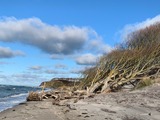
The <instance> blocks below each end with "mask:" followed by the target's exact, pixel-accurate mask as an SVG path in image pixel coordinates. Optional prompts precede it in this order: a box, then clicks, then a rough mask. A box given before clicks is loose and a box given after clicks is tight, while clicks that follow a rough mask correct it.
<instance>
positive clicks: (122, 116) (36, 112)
mask: <svg viewBox="0 0 160 120" xmlns="http://www.w3.org/2000/svg"><path fill="white" fill-rule="evenodd" d="M52 101H53V100H52V99H47V100H44V101H39V102H34V101H33V102H26V103H22V104H20V105H18V106H15V107H14V108H11V109H8V110H5V111H3V112H1V113H0V120H160V85H159V84H156V85H153V86H150V87H146V88H144V89H142V90H135V91H131V92H128V91H125V92H118V93H108V94H99V95H96V96H95V97H94V98H85V99H83V100H79V101H78V102H76V103H75V101H73V100H68V101H64V103H63V104H62V105H59V106H57V105H52Z"/></svg>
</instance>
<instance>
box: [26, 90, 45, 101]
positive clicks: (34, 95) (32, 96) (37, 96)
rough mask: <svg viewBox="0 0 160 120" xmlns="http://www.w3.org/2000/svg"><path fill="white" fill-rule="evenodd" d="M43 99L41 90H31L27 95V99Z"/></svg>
mask: <svg viewBox="0 0 160 120" xmlns="http://www.w3.org/2000/svg"><path fill="white" fill-rule="evenodd" d="M41 100H42V94H40V93H39V92H33V91H32V92H29V95H28V97H27V101H41Z"/></svg>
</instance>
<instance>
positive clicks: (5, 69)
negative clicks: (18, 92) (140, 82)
mask: <svg viewBox="0 0 160 120" xmlns="http://www.w3.org/2000/svg"><path fill="white" fill-rule="evenodd" d="M159 5H160V1H159V0H152V1H151V0H30V1H29V0H0V84H9V85H24V86H38V85H39V84H40V83H41V82H42V81H47V80H50V79H52V78H54V77H58V78H60V77H82V75H81V74H80V72H81V71H82V70H84V69H85V68H88V67H91V66H94V65H95V64H96V62H97V61H98V59H99V58H100V56H102V55H103V54H107V53H108V52H110V51H111V50H112V49H114V47H115V46H116V45H117V44H118V43H121V42H123V41H124V40H125V39H126V36H127V34H129V33H130V32H132V31H135V30H138V29H141V28H144V27H146V26H149V25H151V24H154V23H155V22H159V21H160V7H159Z"/></svg>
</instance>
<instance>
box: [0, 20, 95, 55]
mask: <svg viewBox="0 0 160 120" xmlns="http://www.w3.org/2000/svg"><path fill="white" fill-rule="evenodd" d="M93 31H94V30H92V29H90V28H87V27H76V26H64V27H59V26H53V25H49V24H46V23H43V22H42V21H41V20H40V19H38V18H29V19H21V20H18V19H16V18H4V19H1V20H0V41H3V42H12V41H18V42H21V43H24V44H29V45H32V46H35V47H38V48H40V49H41V50H42V51H44V52H46V53H49V54H64V55H67V54H72V53H75V52H77V51H79V50H81V49H82V48H83V45H84V44H85V42H86V41H87V40H88V39H89V37H90V34H92V36H94V33H95V32H93Z"/></svg>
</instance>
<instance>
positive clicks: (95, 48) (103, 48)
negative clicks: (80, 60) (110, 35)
mask: <svg viewBox="0 0 160 120" xmlns="http://www.w3.org/2000/svg"><path fill="white" fill-rule="evenodd" d="M87 48H88V49H90V51H92V52H95V53H108V52H110V51H111V50H112V47H111V46H109V45H107V44H105V43H104V42H103V41H102V40H101V39H99V40H92V41H90V43H89V44H88V47H87Z"/></svg>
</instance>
